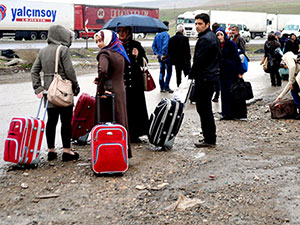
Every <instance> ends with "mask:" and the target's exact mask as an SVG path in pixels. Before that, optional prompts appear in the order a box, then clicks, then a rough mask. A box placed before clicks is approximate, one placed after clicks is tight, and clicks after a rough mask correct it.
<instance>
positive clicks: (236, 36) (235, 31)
mask: <svg viewBox="0 0 300 225" xmlns="http://www.w3.org/2000/svg"><path fill="white" fill-rule="evenodd" d="M231 31H232V35H233V39H232V40H233V41H234V42H235V43H236V45H237V48H238V49H239V50H240V51H241V53H243V54H245V52H246V42H245V40H244V38H242V37H241V35H240V28H239V27H238V26H236V25H235V26H233V27H232V28H231Z"/></svg>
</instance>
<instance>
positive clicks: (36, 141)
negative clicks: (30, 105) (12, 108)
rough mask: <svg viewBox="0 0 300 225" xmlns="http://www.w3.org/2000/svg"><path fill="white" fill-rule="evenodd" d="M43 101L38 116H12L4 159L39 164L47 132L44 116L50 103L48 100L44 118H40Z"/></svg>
mask: <svg viewBox="0 0 300 225" xmlns="http://www.w3.org/2000/svg"><path fill="white" fill-rule="evenodd" d="M42 101H43V99H41V102H40V105H39V109H38V113H37V116H36V118H33V117H14V118H12V120H11V122H10V125H9V130H8V136H7V138H6V140H5V145H4V161H6V162H12V163H15V164H19V165H33V166H37V164H38V162H39V156H40V150H41V145H42V140H43V136H44V132H45V122H44V118H45V115H46V109H47V105H48V101H47V103H46V105H45V108H44V116H43V119H42V120H40V119H39V114H40V109H41V105H42Z"/></svg>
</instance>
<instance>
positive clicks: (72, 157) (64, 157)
mask: <svg viewBox="0 0 300 225" xmlns="http://www.w3.org/2000/svg"><path fill="white" fill-rule="evenodd" d="M78 159H79V154H78V153H77V152H74V155H72V154H69V153H66V152H64V153H63V154H62V161H63V162H67V161H73V160H78Z"/></svg>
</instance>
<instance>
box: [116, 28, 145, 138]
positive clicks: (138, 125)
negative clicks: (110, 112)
mask: <svg viewBox="0 0 300 225" xmlns="http://www.w3.org/2000/svg"><path fill="white" fill-rule="evenodd" d="M118 34H119V38H120V40H121V41H122V43H123V46H124V48H125V50H126V53H127V55H128V57H129V59H130V63H129V62H128V61H126V62H125V70H124V82H125V88H126V100H127V115H128V126H129V133H130V140H131V142H133V143H140V142H141V140H140V139H139V137H140V136H143V135H147V134H148V130H149V118H148V112H147V106H146V100H145V93H144V81H143V75H142V71H141V66H143V58H145V59H146V60H147V57H146V54H145V50H144V48H143V47H142V46H141V44H140V42H138V41H135V40H133V39H132V29H131V27H119V28H118Z"/></svg>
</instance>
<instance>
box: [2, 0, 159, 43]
mask: <svg viewBox="0 0 300 225" xmlns="http://www.w3.org/2000/svg"><path fill="white" fill-rule="evenodd" d="M128 14H139V15H146V16H151V17H154V18H157V19H158V18H159V9H158V8H137V7H122V6H99V5H83V4H70V3H50V2H32V1H24V0H21V1H17V0H2V1H1V2H0V38H2V37H3V36H13V37H14V38H15V39H16V40H22V39H23V38H24V39H26V40H36V39H42V40H45V39H47V37H48V29H49V27H50V26H51V25H58V24H59V25H62V26H64V27H66V28H67V29H70V30H72V31H74V32H75V38H79V37H84V38H86V37H93V36H94V34H95V32H97V31H99V30H100V29H101V28H102V27H103V25H104V24H105V23H106V22H107V21H108V20H110V19H112V18H115V17H118V16H122V15H128Z"/></svg>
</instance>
